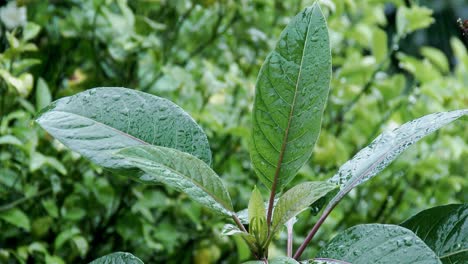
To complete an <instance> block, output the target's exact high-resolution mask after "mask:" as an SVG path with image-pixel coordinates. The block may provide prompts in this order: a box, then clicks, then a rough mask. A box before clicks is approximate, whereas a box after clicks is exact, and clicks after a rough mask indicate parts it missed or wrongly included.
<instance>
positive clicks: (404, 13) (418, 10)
mask: <svg viewBox="0 0 468 264" xmlns="http://www.w3.org/2000/svg"><path fill="white" fill-rule="evenodd" d="M432 23H434V18H433V17H432V10H431V9H429V8H427V7H421V6H417V5H412V6H411V7H410V8H408V7H406V6H400V7H399V8H398V11H397V16H396V26H397V33H398V35H400V36H402V37H403V36H406V35H407V34H409V33H411V32H414V31H416V30H419V29H423V28H426V27H428V26H429V25H431V24H432Z"/></svg>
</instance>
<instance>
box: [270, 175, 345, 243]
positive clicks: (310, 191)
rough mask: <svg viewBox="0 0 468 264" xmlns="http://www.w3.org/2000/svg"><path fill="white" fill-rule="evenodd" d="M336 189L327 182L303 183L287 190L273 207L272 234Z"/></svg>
mask: <svg viewBox="0 0 468 264" xmlns="http://www.w3.org/2000/svg"><path fill="white" fill-rule="evenodd" d="M336 187H337V186H336V185H335V184H331V183H327V182H304V183H301V184H298V185H296V186H294V187H293V188H291V189H290V190H288V191H287V192H286V193H285V194H283V196H281V197H280V198H279V200H278V203H277V204H276V206H275V211H274V212H273V222H272V225H271V230H272V233H273V234H274V233H276V232H277V231H278V230H279V229H280V228H281V226H283V225H284V224H285V223H286V222H287V221H288V220H290V219H291V218H293V217H295V216H296V215H298V214H299V213H300V212H302V211H303V210H305V209H307V207H308V206H309V205H311V204H312V203H314V202H315V201H317V200H318V199H319V198H321V197H323V196H325V195H326V194H327V193H328V192H330V191H331V190H333V189H335V188H336Z"/></svg>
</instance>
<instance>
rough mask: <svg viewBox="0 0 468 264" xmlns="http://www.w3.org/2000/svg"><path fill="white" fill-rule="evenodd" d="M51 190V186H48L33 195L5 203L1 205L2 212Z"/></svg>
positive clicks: (0, 210)
mask: <svg viewBox="0 0 468 264" xmlns="http://www.w3.org/2000/svg"><path fill="white" fill-rule="evenodd" d="M51 191H52V189H51V188H46V189H44V190H41V191H39V192H37V193H36V194H34V195H32V196H29V197H23V198H21V199H18V200H16V201H13V202H11V203H8V204H4V205H2V206H0V212H4V211H7V210H10V209H11V208H13V207H16V206H17V205H20V204H22V203H24V202H27V201H29V200H32V199H34V198H37V197H40V196H42V195H45V194H47V193H49V192H51Z"/></svg>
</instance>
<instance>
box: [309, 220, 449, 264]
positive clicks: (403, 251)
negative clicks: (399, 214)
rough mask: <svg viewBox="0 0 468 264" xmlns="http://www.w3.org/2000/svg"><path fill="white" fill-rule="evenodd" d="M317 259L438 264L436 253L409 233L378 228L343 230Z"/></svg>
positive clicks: (369, 226)
mask: <svg viewBox="0 0 468 264" xmlns="http://www.w3.org/2000/svg"><path fill="white" fill-rule="evenodd" d="M317 257H319V258H322V257H323V258H332V259H338V260H344V261H347V262H350V263H359V264H367V263H369V264H375V263H379V264H386V263H388V264H394V263H398V264H414V263H424V264H431V263H434V264H436V263H440V261H439V258H437V256H436V255H435V253H434V252H433V251H432V250H431V249H430V248H429V247H428V246H426V244H424V242H423V241H422V240H421V239H420V238H419V237H417V236H416V235H415V234H414V233H413V232H411V231H410V230H408V229H406V228H403V227H400V226H396V225H381V224H367V225H358V226H354V227H351V228H349V229H346V230H345V231H343V232H341V233H340V234H338V235H337V236H336V237H334V238H333V239H332V240H331V241H330V242H329V243H328V244H327V245H326V246H325V247H324V248H322V249H321V250H320V252H319V253H318V254H317Z"/></svg>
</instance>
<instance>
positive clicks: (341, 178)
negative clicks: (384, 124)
mask: <svg viewBox="0 0 468 264" xmlns="http://www.w3.org/2000/svg"><path fill="white" fill-rule="evenodd" d="M467 114H468V109H464V110H456V111H451V112H441V113H435V114H430V115H426V116H423V117H421V118H418V119H415V120H413V121H410V122H408V123H405V124H403V125H402V126H400V127H398V128H396V129H394V130H393V131H389V132H384V133H383V134H381V135H380V136H378V137H377V138H376V139H375V140H374V141H372V143H371V144H370V145H369V146H367V147H365V148H364V149H362V150H361V151H359V152H358V153H357V154H356V155H355V156H354V157H353V158H352V159H351V160H349V161H348V162H346V163H345V164H344V165H343V166H341V168H340V169H339V171H338V173H337V174H335V175H334V176H333V177H332V178H331V179H330V180H329V182H332V183H337V184H339V185H340V191H339V192H338V193H337V195H336V196H335V197H334V198H333V199H332V200H331V201H330V203H329V205H328V207H329V208H331V207H334V206H335V205H336V204H337V203H338V202H339V201H340V200H341V199H342V198H343V197H344V196H345V195H346V194H347V193H348V192H349V191H351V190H352V189H353V188H354V187H356V186H358V185H360V184H361V183H363V182H366V181H367V180H369V179H371V178H372V177H373V176H375V175H376V174H377V173H379V172H380V171H382V170H383V169H384V168H386V167H387V166H388V165H389V164H390V163H391V162H392V161H393V160H395V159H396V158H397V157H398V155H400V154H401V153H402V152H403V151H404V150H406V149H407V148H408V147H409V146H411V145H413V144H414V143H416V142H417V141H419V140H420V139H422V138H423V137H425V136H427V135H429V134H430V133H432V132H434V131H436V130H438V129H439V128H441V127H443V126H445V125H447V124H449V123H451V122H453V121H455V120H457V119H458V118H460V117H462V116H464V115H467Z"/></svg>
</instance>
